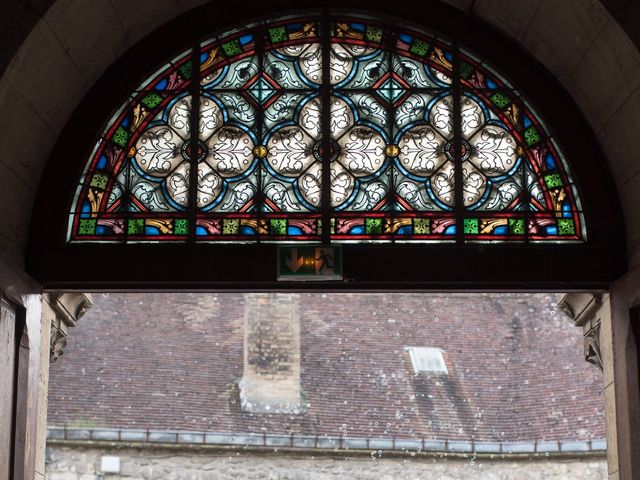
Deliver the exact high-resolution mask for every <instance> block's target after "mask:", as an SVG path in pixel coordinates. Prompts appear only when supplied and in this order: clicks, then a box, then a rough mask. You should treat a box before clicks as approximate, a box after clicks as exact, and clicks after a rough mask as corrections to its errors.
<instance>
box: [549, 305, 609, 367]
mask: <svg viewBox="0 0 640 480" xmlns="http://www.w3.org/2000/svg"><path fill="white" fill-rule="evenodd" d="M605 300H606V295H605V294H601V293H569V294H567V295H565V296H564V298H563V299H562V300H561V301H560V303H559V304H558V308H559V309H560V311H562V312H563V313H564V314H565V315H566V316H567V317H569V318H570V319H571V320H572V321H573V323H574V325H575V326H576V327H582V335H583V337H584V356H585V360H586V361H587V362H589V363H591V364H593V365H595V366H596V367H598V368H599V369H600V370H602V353H601V350H600V319H601V318H602V308H603V305H605V303H606V302H605Z"/></svg>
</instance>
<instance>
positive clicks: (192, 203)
mask: <svg viewBox="0 0 640 480" xmlns="http://www.w3.org/2000/svg"><path fill="white" fill-rule="evenodd" d="M191 57H192V60H191V62H192V69H191V72H192V73H191V88H190V92H191V115H190V118H189V129H190V130H189V132H190V134H191V135H190V137H189V147H190V151H191V158H190V159H189V197H188V203H187V215H188V221H189V232H188V238H187V241H188V242H189V243H194V242H195V239H196V225H197V214H198V155H197V152H198V132H199V131H200V129H199V126H200V125H199V118H200V41H196V42H195V44H194V45H193V48H192V52H191Z"/></svg>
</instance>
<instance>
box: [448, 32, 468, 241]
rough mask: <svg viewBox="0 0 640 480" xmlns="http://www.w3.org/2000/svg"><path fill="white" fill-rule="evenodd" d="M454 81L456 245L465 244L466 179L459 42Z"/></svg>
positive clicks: (454, 56)
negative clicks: (464, 174)
mask: <svg viewBox="0 0 640 480" xmlns="http://www.w3.org/2000/svg"><path fill="white" fill-rule="evenodd" d="M452 73H453V79H452V82H451V88H452V92H451V93H452V99H453V105H452V115H453V151H454V165H455V169H454V188H455V197H454V206H453V210H454V212H455V220H456V243H457V244H459V245H460V244H463V243H464V214H465V208H464V189H463V182H464V177H463V174H462V155H461V152H462V92H461V88H460V52H459V48H458V42H457V41H454V43H453V72H452Z"/></svg>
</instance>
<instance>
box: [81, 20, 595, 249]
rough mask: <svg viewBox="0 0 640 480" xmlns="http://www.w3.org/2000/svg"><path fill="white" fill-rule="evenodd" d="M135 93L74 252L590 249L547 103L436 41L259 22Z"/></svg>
mask: <svg viewBox="0 0 640 480" xmlns="http://www.w3.org/2000/svg"><path fill="white" fill-rule="evenodd" d="M196 58H197V61H195V62H194V59H196ZM194 64H195V65H199V69H198V70H195V71H194ZM454 72H457V73H456V74H454ZM133 92H134V93H133V94H132V95H131V97H130V98H129V99H128V100H127V101H126V102H125V103H124V104H123V105H122V106H121V107H120V108H119V109H118V111H117V112H116V113H115V114H114V115H113V117H112V118H111V119H110V120H109V121H108V122H107V123H106V125H105V127H104V129H103V131H102V133H101V135H100V139H99V140H98V141H97V143H96V147H95V149H94V151H93V153H92V155H91V157H90V158H89V159H88V161H87V166H86V168H85V171H84V173H83V176H82V178H81V180H80V184H79V186H78V191H77V192H76V196H75V200H74V204H73V207H72V209H71V219H70V224H69V240H70V241H101V240H102V241H166V240H175V241H185V240H187V239H193V240H200V241H223V242H224V241H229V242H247V241H250V242H253V241H314V242H318V241H321V240H323V239H324V240H326V239H327V238H328V239H330V240H331V241H336V242H340V241H358V242H360V241H396V242H406V241H418V242H427V241H457V242H464V241H471V242H476V241H506V240H511V241H534V242H537V241H567V240H570V241H575V240H584V239H585V226H584V221H583V214H582V211H581V209H580V203H579V200H578V196H577V189H576V187H575V185H574V182H573V180H572V179H571V175H570V172H569V168H568V164H567V162H566V160H565V159H564V156H563V154H562V152H561V149H560V148H559V147H558V145H557V142H556V140H555V139H553V138H552V137H551V135H550V133H549V132H548V130H547V128H546V127H545V126H544V123H543V122H542V120H541V118H540V116H539V115H538V114H537V113H536V112H535V110H534V108H533V107H532V106H530V105H529V104H528V102H527V101H526V99H525V98H524V96H523V95H522V93H521V92H519V91H518V90H516V89H515V88H514V87H513V86H512V85H511V84H510V83H508V82H507V81H506V80H505V79H504V78H503V76H502V75H500V74H499V73H497V72H496V71H494V69H492V68H491V67H489V66H488V65H487V64H486V63H483V62H481V61H479V60H478V58H477V56H475V55H474V54H472V53H470V52H468V51H467V50H465V49H463V48H454V47H453V46H452V45H451V44H450V43H448V42H447V41H446V40H444V39H441V38H439V37H437V36H435V35H433V34H431V33H428V32H420V31H413V30H410V29H408V28H403V29H399V30H394V29H392V28H390V27H388V26H383V25H382V24H379V23H377V22H376V21H375V20H366V21H364V20H362V19H350V18H347V17H345V18H340V19H333V20H330V21H326V22H325V21H323V20H320V19H318V18H311V17H307V18H290V19H287V20H282V21H274V22H269V23H266V24H256V25H253V26H250V27H247V28H246V29H240V30H235V31H233V32H229V34H227V35H221V36H217V37H216V38H213V39H210V40H206V41H204V42H202V44H201V46H200V48H199V49H197V50H195V49H194V50H186V51H185V52H182V53H181V54H180V55H178V56H176V57H175V58H174V59H172V60H171V61H170V62H168V63H166V64H165V65H164V66H163V67H162V68H160V69H158V70H156V71H155V73H153V74H152V75H151V76H149V77H148V78H146V79H144V80H143V81H142V82H140V83H139V85H138V87H137V88H136V89H135V90H133ZM323 223H325V227H326V228H325V232H324V237H323Z"/></svg>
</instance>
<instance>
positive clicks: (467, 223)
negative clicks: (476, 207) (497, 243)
mask: <svg viewBox="0 0 640 480" xmlns="http://www.w3.org/2000/svg"><path fill="white" fill-rule="evenodd" d="M479 223H480V222H478V219H477V218H465V219H464V233H465V235H478V234H479V233H480V226H479Z"/></svg>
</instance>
